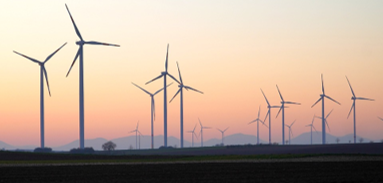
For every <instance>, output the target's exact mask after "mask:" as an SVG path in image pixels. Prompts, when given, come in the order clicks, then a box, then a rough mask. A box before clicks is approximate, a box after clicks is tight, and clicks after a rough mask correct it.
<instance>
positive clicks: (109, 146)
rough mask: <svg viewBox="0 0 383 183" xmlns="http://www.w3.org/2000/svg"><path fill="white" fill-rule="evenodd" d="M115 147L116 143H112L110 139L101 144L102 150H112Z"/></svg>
mask: <svg viewBox="0 0 383 183" xmlns="http://www.w3.org/2000/svg"><path fill="white" fill-rule="evenodd" d="M116 147H117V145H116V144H115V143H113V142H112V141H109V142H105V143H104V144H103V145H102V149H104V151H113V150H114V149H115V148H116Z"/></svg>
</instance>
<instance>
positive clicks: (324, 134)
mask: <svg viewBox="0 0 383 183" xmlns="http://www.w3.org/2000/svg"><path fill="white" fill-rule="evenodd" d="M321 80H322V94H320V95H319V96H320V98H319V99H318V100H317V101H316V102H315V103H314V105H312V106H311V108H313V107H314V106H315V105H316V104H317V103H318V102H319V101H321V100H322V118H321V119H322V144H326V122H325V119H326V118H325V117H324V98H325V97H326V98H328V99H330V100H331V101H333V102H335V103H337V104H339V105H340V103H339V102H337V101H336V100H334V99H332V98H331V97H329V96H327V95H326V94H325V92H324V86H323V74H321ZM330 113H331V112H330Z"/></svg>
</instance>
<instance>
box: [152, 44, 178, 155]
mask: <svg viewBox="0 0 383 183" xmlns="http://www.w3.org/2000/svg"><path fill="white" fill-rule="evenodd" d="M168 53H169V44H168V47H167V50H166V60H165V71H163V72H161V74H160V75H159V76H157V77H156V78H154V79H152V80H150V81H148V82H146V83H145V84H149V83H151V82H153V81H155V80H157V79H160V78H162V77H164V146H165V147H167V146H168V106H167V104H168V100H167V98H166V97H167V95H166V94H167V93H166V76H167V75H168V76H169V77H170V78H172V79H173V80H174V81H176V82H177V83H179V84H181V83H180V82H179V81H178V80H177V79H176V78H175V77H174V76H172V75H171V74H169V73H168Z"/></svg>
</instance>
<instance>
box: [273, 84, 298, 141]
mask: <svg viewBox="0 0 383 183" xmlns="http://www.w3.org/2000/svg"><path fill="white" fill-rule="evenodd" d="M276 86H277V90H278V93H279V96H280V97H281V100H282V101H281V104H282V105H281V107H280V108H279V111H278V114H277V117H278V115H279V113H280V112H281V110H282V144H283V145H285V104H295V105H301V104H300V103H297V102H291V101H285V100H284V99H283V97H282V94H281V92H280V91H279V88H278V85H276Z"/></svg>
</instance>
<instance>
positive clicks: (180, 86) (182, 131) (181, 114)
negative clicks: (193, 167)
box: [169, 62, 203, 148]
mask: <svg viewBox="0 0 383 183" xmlns="http://www.w3.org/2000/svg"><path fill="white" fill-rule="evenodd" d="M177 68H178V75H179V77H180V82H181V83H180V84H179V85H178V87H179V88H180V89H179V90H178V91H177V93H176V94H175V95H174V96H173V98H172V99H171V100H170V101H169V103H170V102H172V100H173V99H174V97H176V96H177V95H178V93H180V97H181V99H180V110H181V111H180V118H181V119H180V121H181V129H180V131H181V134H180V136H181V139H180V140H181V148H184V103H183V101H184V97H183V89H184V88H185V89H186V90H189V89H190V90H193V91H195V92H198V93H201V94H203V92H201V91H199V90H197V89H194V88H192V87H190V86H186V85H184V83H183V82H182V77H181V71H180V68H179V66H178V62H177Z"/></svg>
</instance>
